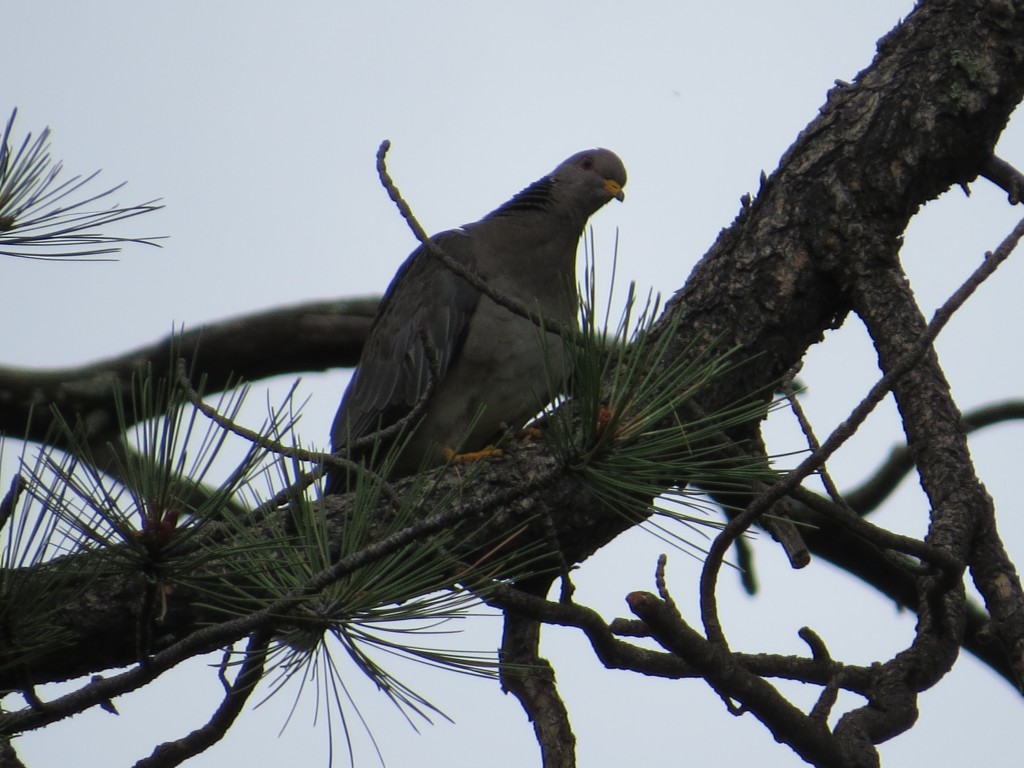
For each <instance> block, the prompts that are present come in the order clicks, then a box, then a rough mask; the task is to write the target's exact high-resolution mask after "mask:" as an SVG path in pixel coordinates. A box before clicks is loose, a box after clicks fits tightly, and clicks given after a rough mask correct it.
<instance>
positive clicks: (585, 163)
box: [580, 155, 594, 171]
mask: <svg viewBox="0 0 1024 768" xmlns="http://www.w3.org/2000/svg"><path fill="white" fill-rule="evenodd" d="M593 167H594V156H593V155H584V156H583V159H582V160H580V168H582V169H583V170H584V171H589V170H591V169H592V168H593Z"/></svg>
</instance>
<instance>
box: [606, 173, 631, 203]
mask: <svg viewBox="0 0 1024 768" xmlns="http://www.w3.org/2000/svg"><path fill="white" fill-rule="evenodd" d="M604 188H605V189H607V190H608V194H609V195H611V196H612V197H614V198H615V199H616V200H618V201H619V202H620V203H621V202H622V201H623V200H625V199H626V193H625V192H623V191H622V185H621V184H619V182H617V181H616V180H615V179H605V180H604Z"/></svg>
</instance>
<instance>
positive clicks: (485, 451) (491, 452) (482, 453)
mask: <svg viewBox="0 0 1024 768" xmlns="http://www.w3.org/2000/svg"><path fill="white" fill-rule="evenodd" d="M504 455H505V454H504V451H502V450H501V448H496V447H494V446H493V445H488V446H486V447H484V448H481V449H480V450H479V451H467V452H466V453H456V452H455V451H453V450H452V449H451V448H446V449H445V451H444V458H445V461H450V462H452V463H454V464H463V463H465V462H468V461H479V460H480V459H489V458H492V457H494V456H504Z"/></svg>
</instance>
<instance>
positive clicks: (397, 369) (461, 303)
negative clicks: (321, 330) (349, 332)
mask: <svg viewBox="0 0 1024 768" xmlns="http://www.w3.org/2000/svg"><path fill="white" fill-rule="evenodd" d="M432 240H433V241H434V242H435V243H436V244H437V245H438V246H440V247H441V249H442V250H443V251H444V252H445V253H446V254H448V255H449V256H451V257H452V258H453V259H455V260H456V261H458V262H460V263H461V264H464V265H466V266H467V267H469V268H471V269H472V268H474V267H475V266H476V258H475V256H474V253H473V238H472V237H470V236H469V235H468V234H466V233H465V232H463V231H461V230H452V231H449V232H442V233H441V234H439V235H436V236H434V237H433V238H432ZM479 300H480V293H479V292H478V291H477V290H476V289H474V288H472V287H471V286H470V285H469V284H468V283H467V282H466V281H465V280H463V279H462V278H460V277H457V276H456V275H455V274H453V273H452V272H451V271H450V270H448V269H446V268H445V267H444V265H443V264H441V262H440V261H439V260H438V259H437V258H436V257H434V256H432V255H431V254H430V253H429V251H428V250H427V249H426V247H424V246H422V245H421V246H420V247H419V248H417V249H416V250H415V251H413V253H412V255H410V256H409V258H408V259H406V261H405V263H404V264H403V265H402V267H401V269H399V271H398V274H396V275H395V278H394V280H392V281H391V285H390V286H389V287H388V290H387V293H386V294H385V295H384V299H383V300H382V302H381V306H380V309H379V310H378V313H377V317H376V319H375V320H374V324H373V329H372V330H371V332H370V337H369V338H368V339H367V341H366V346H365V347H364V349H363V354H362V357H361V358H360V361H359V366H358V368H356V371H355V373H354V374H353V376H352V380H351V382H350V383H349V386H348V389H347V390H346V391H345V396H344V398H342V401H341V406H340V407H339V409H338V415H337V416H335V419H334V426H333V427H332V428H331V444H332V446H333V448H334V450H338V449H339V448H340V447H341V446H343V445H344V444H345V443H346V442H347V441H348V440H350V439H356V438H359V437H362V436H364V435H367V434H370V433H372V432H375V431H377V430H380V429H382V428H385V427H388V426H390V425H391V424H394V423H395V422H396V421H398V420H399V419H401V418H402V417H404V416H406V415H408V413H409V412H410V411H411V410H412V409H413V408H414V407H415V405H416V403H417V402H419V400H420V398H422V397H423V396H424V395H425V394H426V392H427V389H428V387H429V383H430V377H431V371H430V362H429V357H428V352H427V346H426V345H429V349H430V350H431V351H432V354H434V355H436V357H437V363H438V366H437V367H438V370H437V375H438V378H439V380H440V379H443V378H444V375H445V373H446V371H447V370H448V367H449V366H450V365H451V363H452V361H453V360H454V359H455V357H456V356H457V355H458V352H459V349H460V348H461V346H462V343H463V341H464V340H465V337H466V331H467V329H468V328H469V320H470V317H471V316H472V314H473V312H474V310H475V309H476V306H477V303H478V302H479Z"/></svg>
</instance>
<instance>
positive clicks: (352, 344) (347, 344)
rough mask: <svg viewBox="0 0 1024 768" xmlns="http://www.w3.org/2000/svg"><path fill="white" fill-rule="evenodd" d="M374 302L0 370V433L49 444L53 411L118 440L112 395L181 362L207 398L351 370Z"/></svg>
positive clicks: (316, 306) (293, 311)
mask: <svg viewBox="0 0 1024 768" xmlns="http://www.w3.org/2000/svg"><path fill="white" fill-rule="evenodd" d="M377 303H378V299H376V298H367V299H349V300H345V301H324V302H312V303H308V304H301V305H298V306H294V307H282V308H279V309H273V310H269V311H267V312H262V313H259V314H255V315H248V316H245V317H238V318H233V319H230V320H224V321H221V322H217V323H211V324H208V325H205V326H201V327H199V328H197V329H195V330H189V331H184V332H182V333H180V334H178V333H176V334H173V335H171V336H168V337H166V338H164V339H161V340H160V341H158V342H156V343H155V344H152V345H150V346H148V347H142V348H140V349H135V350H132V351H131V352H128V353H127V354H124V355H121V356H120V357H116V358H110V359H108V360H101V361H99V362H96V363H91V364H89V365H84V366H81V367H78V368H61V369H54V370H30V369H25V368H15V367H0V402H2V403H3V404H4V407H3V408H0V434H2V435H6V436H7V437H10V438H25V439H27V440H31V441H35V442H46V441H47V440H54V439H55V437H56V436H55V435H53V434H52V433H50V432H49V430H50V428H51V425H52V415H51V413H50V408H51V407H55V408H57V409H58V410H59V411H60V412H61V413H62V414H63V415H64V417H65V418H66V420H67V421H68V422H69V423H71V424H74V423H75V421H76V418H77V419H80V420H81V422H82V423H83V424H84V425H85V426H86V427H87V428H88V430H89V433H90V435H94V436H95V437H96V442H97V443H101V442H103V441H104V440H110V439H114V438H116V437H119V435H118V434H117V427H118V424H117V418H116V413H117V411H116V408H115V402H116V400H115V395H116V394H117V393H120V394H122V395H124V394H126V390H125V388H126V387H127V386H128V383H129V382H130V381H131V379H132V376H145V375H147V374H148V371H149V370H152V371H153V373H154V374H155V375H157V376H164V377H170V376H172V375H173V373H174V369H175V366H177V364H178V359H179V358H184V359H185V360H187V361H188V362H189V367H190V370H191V371H193V372H195V373H196V374H197V375H198V374H202V375H203V376H205V377H206V382H205V388H204V391H205V392H206V393H207V394H209V393H213V392H220V391H223V390H224V389H225V388H228V387H234V386H237V385H238V383H239V380H245V381H255V380H258V379H263V378H267V377H269V376H277V375H280V374H288V373H300V372H302V371H322V370H326V369H328V368H333V367H340V366H353V365H355V364H356V362H358V360H359V353H360V351H361V350H362V347H363V342H364V341H365V340H366V336H367V334H368V332H369V330H370V324H371V322H372V320H373V316H374V313H375V312H376V309H377ZM30 415H31V422H30V419H29V417H30ZM325 433H326V429H325Z"/></svg>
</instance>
